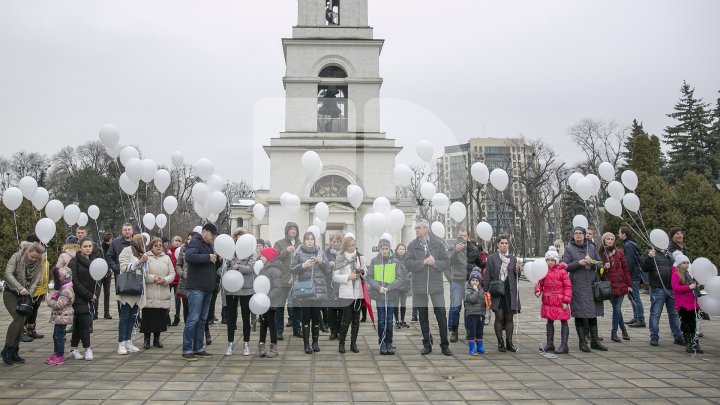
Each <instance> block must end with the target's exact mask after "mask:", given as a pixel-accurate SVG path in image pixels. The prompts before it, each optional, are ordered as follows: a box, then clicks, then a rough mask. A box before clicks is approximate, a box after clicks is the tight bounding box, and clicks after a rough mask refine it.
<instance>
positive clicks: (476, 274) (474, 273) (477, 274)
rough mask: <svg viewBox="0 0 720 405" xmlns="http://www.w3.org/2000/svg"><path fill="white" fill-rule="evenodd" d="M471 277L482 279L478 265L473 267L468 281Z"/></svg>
mask: <svg viewBox="0 0 720 405" xmlns="http://www.w3.org/2000/svg"><path fill="white" fill-rule="evenodd" d="M472 279H477V281H482V273H481V272H480V268H479V267H473V269H472V272H471V273H470V278H469V279H468V281H469V280H472Z"/></svg>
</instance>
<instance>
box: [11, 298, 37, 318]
mask: <svg viewBox="0 0 720 405" xmlns="http://www.w3.org/2000/svg"><path fill="white" fill-rule="evenodd" d="M15 312H17V313H18V314H20V316H30V315H32V313H33V299H32V297H31V296H29V295H20V296H18V304H17V308H15Z"/></svg>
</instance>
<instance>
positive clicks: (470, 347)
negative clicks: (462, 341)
mask: <svg viewBox="0 0 720 405" xmlns="http://www.w3.org/2000/svg"><path fill="white" fill-rule="evenodd" d="M467 344H468V354H469V355H471V356H477V355H478V354H477V351H476V350H475V341H474V340H468V342H467Z"/></svg>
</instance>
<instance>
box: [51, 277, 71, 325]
mask: <svg viewBox="0 0 720 405" xmlns="http://www.w3.org/2000/svg"><path fill="white" fill-rule="evenodd" d="M66 274H67V276H66V277H65V279H63V280H61V282H62V285H61V286H60V287H59V288H58V290H57V291H55V292H54V293H53V294H52V295H51V296H50V298H49V299H48V303H47V304H48V306H49V307H50V308H52V311H51V312H50V323H54V324H56V325H72V323H73V318H74V315H75V309H73V302H74V301H75V291H74V290H73V284H72V275H71V274H69V273H66Z"/></svg>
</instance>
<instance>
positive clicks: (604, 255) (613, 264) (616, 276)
mask: <svg viewBox="0 0 720 405" xmlns="http://www.w3.org/2000/svg"><path fill="white" fill-rule="evenodd" d="M600 260H602V262H603V266H604V264H605V263H610V267H608V268H605V273H604V275H603V276H604V277H605V278H606V279H607V280H608V281H610V284H611V285H612V294H613V295H614V296H616V297H619V296H621V295H627V293H628V288H630V287H632V278H631V277H630V272H629V271H628V267H627V262H626V261H625V254H624V253H623V252H622V250H619V249H615V248H614V247H613V248H612V249H604V248H600Z"/></svg>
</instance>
